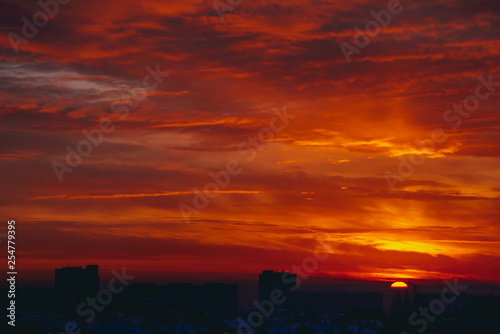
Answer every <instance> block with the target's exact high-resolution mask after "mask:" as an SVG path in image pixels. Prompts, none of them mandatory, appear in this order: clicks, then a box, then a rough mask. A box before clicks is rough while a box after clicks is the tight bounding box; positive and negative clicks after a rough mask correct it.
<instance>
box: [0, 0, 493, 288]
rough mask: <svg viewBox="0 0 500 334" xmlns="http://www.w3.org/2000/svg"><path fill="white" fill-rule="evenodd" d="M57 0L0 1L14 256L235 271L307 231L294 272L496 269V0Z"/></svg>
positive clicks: (33, 267) (141, 269)
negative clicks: (310, 263)
mask: <svg viewBox="0 0 500 334" xmlns="http://www.w3.org/2000/svg"><path fill="white" fill-rule="evenodd" d="M49 2H50V1H49ZM61 2H62V3H63V4H58V5H57V7H54V5H53V4H54V2H52V7H47V8H49V9H48V11H52V13H54V12H56V13H55V15H53V17H48V16H44V15H36V14H35V13H37V12H39V11H40V10H41V7H40V6H39V5H38V4H37V3H36V2H32V1H25V0H21V1H19V0H15V1H14V0H12V1H11V0H7V1H3V4H2V11H1V13H0V22H1V23H0V32H1V34H0V35H1V37H0V49H1V56H0V129H1V130H0V168H1V185H2V192H1V193H0V212H1V213H2V217H4V218H3V220H4V221H7V220H11V219H14V220H15V221H16V225H17V228H16V232H17V237H16V240H17V242H18V244H17V249H16V254H17V257H18V264H17V266H18V271H19V272H24V273H26V274H28V273H29V275H25V276H30V278H31V279H39V280H43V279H46V280H50V279H52V277H53V269H54V268H58V267H62V266H66V265H70V266H85V265H86V264H98V265H99V266H100V268H101V271H106V272H109V271H110V270H111V269H119V268H122V267H125V268H127V272H130V273H136V274H137V275H136V276H139V277H140V276H141V275H145V276H147V275H150V276H151V275H155V277H173V276H176V275H177V276H178V277H180V276H183V277H187V278H189V277H192V278H197V279H203V278H204V277H207V278H208V277H213V276H215V275H220V276H224V275H235V274H238V275H242V276H245V275H247V274H248V275H253V276H256V273H258V272H261V271H262V270H264V269H275V270H282V269H283V270H290V269H292V268H294V266H295V268H297V267H296V266H301V265H303V264H304V263H305V262H304V261H306V262H307V260H305V259H308V258H311V257H314V251H315V249H317V248H318V247H324V245H328V246H327V248H328V255H329V256H328V258H327V259H324V260H321V261H316V265H315V266H314V269H311V270H310V271H309V273H308V274H310V275H312V276H328V277H352V278H357V279H412V278H413V279H416V278H419V279H426V278H429V279H430V278H432V279H435V278H437V277H464V278H465V277H466V278H472V279H478V280H493V281H500V266H499V265H498V264H499V262H500V255H499V252H498V249H499V246H500V205H499V204H500V202H499V199H500V141H499V140H500V135H499V129H500V113H499V106H500V34H499V33H500V3H499V2H498V1H489V0H474V1H472V0H470V1H469V0H437V1H436V0H433V1H430V0H419V1H409V0H408V1H402V2H401V3H400V5H399V6H396V7H391V9H392V10H393V12H394V13H391V12H387V9H388V3H390V1H378V0H377V1H364V0H349V1H320V0H314V1H306V0H303V1H296V0H287V1H282V0H272V1H271V0H269V1H268V0H266V1H261V0H252V1H250V0H242V1H236V0H233V1H232V4H233V6H232V7H234V9H233V10H231V11H226V12H225V13H223V12H222V11H223V10H222V9H220V8H224V7H220V5H219V14H220V15H219V14H218V12H217V10H216V9H215V8H214V5H213V3H212V2H211V1H209V0H204V1H191V0H190V1H175V2H173V1H165V0H161V1H160V0H144V1H131V0H121V1H112V0H99V1H95V0H87V1H78V0H72V1H69V2H67V3H65V1H63V0H61ZM222 2H224V0H223V1H222ZM227 3H229V2H227ZM54 8H57V10H55V9H54ZM384 10H385V11H386V12H385V13H389V14H390V22H388V23H387V24H385V26H383V27H380V26H379V27H380V31H378V30H377V29H376V27H377V25H373V24H372V25H371V27H372V29H375V30H372V31H371V32H369V34H370V35H371V37H370V39H369V41H368V42H367V41H366V40H363V39H362V38H359V39H357V40H356V39H355V38H356V36H358V37H359V36H360V34H365V28H366V24H367V23H369V22H373V21H374V20H375V19H374V16H373V13H372V11H374V12H375V13H380V12H381V11H384ZM33 14H35V18H33ZM23 17H24V18H25V19H24V21H23ZM379 17H382V18H383V15H382V16H379ZM385 17H386V18H387V16H385ZM46 18H48V19H47V20H46V21H47V22H44V19H46ZM34 19H35V22H38V23H39V24H40V22H41V24H40V26H39V27H38V28H36V27H35V29H36V31H35V32H34V31H33V29H31V30H30V27H29V25H32V24H33V20H34ZM26 22H28V23H26ZM386 22H387V21H386ZM43 23H45V24H43ZM23 26H26V27H25V28H24V35H23ZM369 27H370V25H369ZM373 27H375V28H373ZM16 49H17V50H16ZM152 74H154V75H152ZM155 77H156V79H155ZM488 82H489V83H488ZM464 101H465V103H468V104H467V105H466V106H465V107H464V106H463V104H462V103H464ZM454 104H455V107H454ZM85 133H86V134H87V136H92V134H93V137H92V138H93V140H94V143H96V144H93V143H92V142H91V141H89V140H88V138H87V136H86V135H85ZM78 151H80V152H82V153H81V154H80V153H78ZM68 152H73V153H68ZM68 154H69V158H68ZM229 172H231V174H230V173H229ZM213 175H219V177H220V179H219V183H220V185H219V186H217V185H215V184H214V183H213V181H214V180H213ZM226 177H227V182H226ZM226 183H227V184H226ZM214 185H215V187H214ZM205 188H206V189H207V192H206V193H203V192H204V190H203V189H205ZM200 192H201V195H200ZM3 225H4V227H2V231H1V232H4V233H5V231H3V229H5V230H6V224H3ZM3 237H4V238H5V236H3ZM321 245H323V246H321ZM294 270H296V269H292V271H294ZM177 276H176V277H177ZM253 276H252V277H253Z"/></svg>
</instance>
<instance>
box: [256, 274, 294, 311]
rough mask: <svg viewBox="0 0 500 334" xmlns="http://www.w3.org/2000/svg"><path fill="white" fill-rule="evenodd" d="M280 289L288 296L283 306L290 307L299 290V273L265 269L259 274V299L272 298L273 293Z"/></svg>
mask: <svg viewBox="0 0 500 334" xmlns="http://www.w3.org/2000/svg"><path fill="white" fill-rule="evenodd" d="M274 290H279V291H281V292H282V293H283V296H284V297H286V300H285V302H284V303H283V304H282V305H281V306H280V307H281V308H289V307H290V306H291V305H293V304H294V302H295V296H296V290H297V275H296V274H291V273H290V272H285V271H281V272H275V271H273V270H264V271H262V273H261V274H259V301H260V302H263V301H265V300H270V299H271V293H272V292H273V291H274Z"/></svg>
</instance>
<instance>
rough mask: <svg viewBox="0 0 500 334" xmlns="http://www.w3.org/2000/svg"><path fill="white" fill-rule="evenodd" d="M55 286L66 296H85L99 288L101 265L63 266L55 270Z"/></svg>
mask: <svg viewBox="0 0 500 334" xmlns="http://www.w3.org/2000/svg"><path fill="white" fill-rule="evenodd" d="M55 288H56V290H57V291H58V293H59V294H60V295H63V296H65V297H66V298H73V299H79V298H85V297H90V296H92V295H95V294H96V293H97V291H98V290H99V267H98V266H97V265H87V266H86V267H85V268H83V267H69V266H68V267H63V268H59V269H56V270H55Z"/></svg>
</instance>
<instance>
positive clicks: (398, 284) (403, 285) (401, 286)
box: [391, 282, 408, 289]
mask: <svg viewBox="0 0 500 334" xmlns="http://www.w3.org/2000/svg"><path fill="white" fill-rule="evenodd" d="M391 288H393V289H406V288H408V284H406V283H405V282H394V283H392V284H391Z"/></svg>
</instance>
